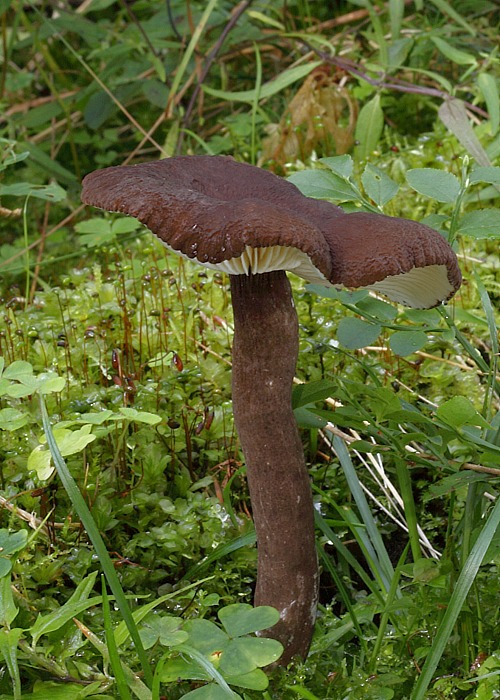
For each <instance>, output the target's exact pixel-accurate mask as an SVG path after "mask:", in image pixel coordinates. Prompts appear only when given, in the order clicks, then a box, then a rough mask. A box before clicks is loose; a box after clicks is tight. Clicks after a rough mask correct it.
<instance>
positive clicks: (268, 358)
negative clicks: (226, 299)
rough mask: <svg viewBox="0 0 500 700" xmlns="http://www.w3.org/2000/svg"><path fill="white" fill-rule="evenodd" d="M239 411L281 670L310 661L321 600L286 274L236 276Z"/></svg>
mask: <svg viewBox="0 0 500 700" xmlns="http://www.w3.org/2000/svg"><path fill="white" fill-rule="evenodd" d="M231 293H232V298H233V309H234V344H233V411H234V419H235V423H236V429H237V431H238V436H239V439H240V442H241V447H242V450H243V454H244V456H245V461H246V466H247V479H248V486H249V490H250V499H251V503H252V512H253V518H254V523H255V529H256V533H257V546H258V572H257V585H256V590H255V605H272V606H273V607H275V608H277V609H278V610H279V612H280V621H279V622H278V623H277V624H276V625H275V626H274V627H272V628H270V629H269V630H267V631H266V632H265V635H266V636H269V637H273V638H275V639H278V640H279V641H280V642H281V643H282V644H283V645H284V647H285V651H284V654H283V656H282V657H281V659H280V661H279V663H280V664H286V663H288V662H289V661H290V659H291V658H292V657H293V656H296V655H299V656H302V657H303V658H304V657H305V656H306V655H307V652H308V650H309V645H310V642H311V637H312V632H313V628H314V621H315V617H316V606H317V599H318V563H317V556H316V548H315V538H314V510H313V501H312V494H311V486H310V481H309V474H308V472H307V468H306V465H305V460H304V453H303V449H302V443H301V441H300V437H299V433H298V429H297V425H296V422H295V417H294V414H293V410H292V404H291V394H292V385H293V377H294V374H295V367H296V362H297V355H298V342H299V341H298V321H297V314H296V312H295V308H294V305H293V298H292V293H291V288H290V283H289V281H288V279H287V277H286V274H285V273H284V272H282V271H278V272H269V273H264V274H259V275H249V276H244V275H238V276H231Z"/></svg>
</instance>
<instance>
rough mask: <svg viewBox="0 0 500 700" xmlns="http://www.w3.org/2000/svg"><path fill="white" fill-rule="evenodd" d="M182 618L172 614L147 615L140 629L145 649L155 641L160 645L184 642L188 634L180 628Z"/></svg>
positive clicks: (173, 644)
mask: <svg viewBox="0 0 500 700" xmlns="http://www.w3.org/2000/svg"><path fill="white" fill-rule="evenodd" d="M182 623H183V620H182V619H181V618H179V617H173V616H166V615H161V616H156V615H152V616H150V617H148V618H147V619H146V620H145V622H144V624H143V627H142V628H141V630H140V632H139V633H140V635H141V639H142V641H143V644H144V648H145V649H150V648H151V647H152V646H153V645H154V644H156V642H160V644H161V645H162V646H167V647H168V646H175V645H176V644H182V643H183V642H185V641H186V640H187V639H188V638H189V635H188V633H187V632H186V631H185V630H182V629H180V627H181V625H182Z"/></svg>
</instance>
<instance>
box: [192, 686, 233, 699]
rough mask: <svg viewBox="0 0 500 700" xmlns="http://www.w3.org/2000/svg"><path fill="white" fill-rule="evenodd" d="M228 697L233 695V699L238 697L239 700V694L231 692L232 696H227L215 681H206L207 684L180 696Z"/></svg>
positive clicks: (197, 697) (202, 697) (195, 697)
mask: <svg viewBox="0 0 500 700" xmlns="http://www.w3.org/2000/svg"><path fill="white" fill-rule="evenodd" d="M228 697H233V698H235V699H237V698H240V700H241V696H240V695H237V694H236V693H233V695H232V696H229V695H228V693H227V692H226V691H225V690H223V689H222V688H221V687H220V686H219V685H217V684H216V683H207V685H203V686H202V687H201V688H197V689H196V690H191V692H189V693H186V695H183V696H182V698H183V700H186V698H187V700H228Z"/></svg>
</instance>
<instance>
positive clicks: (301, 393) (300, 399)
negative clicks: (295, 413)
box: [292, 379, 337, 409]
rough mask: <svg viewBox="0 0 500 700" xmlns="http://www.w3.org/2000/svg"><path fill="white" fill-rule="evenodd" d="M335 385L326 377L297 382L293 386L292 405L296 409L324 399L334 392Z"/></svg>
mask: <svg viewBox="0 0 500 700" xmlns="http://www.w3.org/2000/svg"><path fill="white" fill-rule="evenodd" d="M336 387H337V385H336V384H334V382H331V381H330V380H328V379H319V380H317V381H315V382H306V383H305V384H299V385H298V386H295V387H294V388H293V394H292V406H293V408H294V409H297V408H300V407H301V406H307V405H308V404H310V403H316V402H317V401H324V400H325V399H327V398H328V397H329V396H331V395H332V394H333V393H334V392H335V389H336Z"/></svg>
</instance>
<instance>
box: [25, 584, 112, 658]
mask: <svg viewBox="0 0 500 700" xmlns="http://www.w3.org/2000/svg"><path fill="white" fill-rule="evenodd" d="M101 602H102V597H101V596H96V597H94V598H90V599H89V600H81V601H79V602H76V603H71V602H70V601H68V602H67V603H65V604H64V605H63V606H62V607H60V608H58V609H57V610H54V612H51V613H49V614H48V615H38V617H37V619H36V621H35V624H34V625H33V626H32V627H31V629H30V630H29V631H30V633H31V636H32V637H33V646H35V645H36V643H37V642H38V640H39V639H40V637H41V636H42V635H44V634H49V633H50V632H55V631H56V630H58V629H61V627H63V626H64V625H65V624H66V623H67V622H69V621H70V620H72V619H73V618H74V617H76V616H77V615H79V614H80V613H82V612H83V611H84V610H87V609H88V608H91V607H92V606H93V605H99V604H100V603H101Z"/></svg>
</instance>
